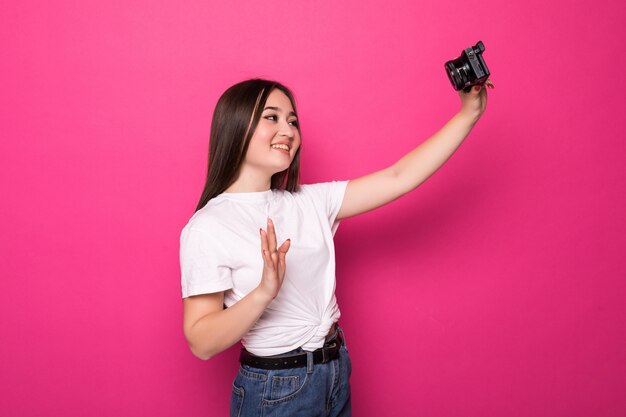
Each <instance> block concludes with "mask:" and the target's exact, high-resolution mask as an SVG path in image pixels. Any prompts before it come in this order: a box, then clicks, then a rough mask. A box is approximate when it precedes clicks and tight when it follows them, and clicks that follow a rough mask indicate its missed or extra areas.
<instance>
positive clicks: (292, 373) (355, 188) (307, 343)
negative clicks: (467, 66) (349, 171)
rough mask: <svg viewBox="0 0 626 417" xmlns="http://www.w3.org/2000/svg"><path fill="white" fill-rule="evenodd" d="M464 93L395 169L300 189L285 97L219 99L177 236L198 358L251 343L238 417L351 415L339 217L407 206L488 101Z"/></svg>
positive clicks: (260, 85)
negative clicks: (193, 200) (202, 171)
mask: <svg viewBox="0 0 626 417" xmlns="http://www.w3.org/2000/svg"><path fill="white" fill-rule="evenodd" d="M486 85H487V86H489V87H493V84H491V82H490V81H488V82H487V83H486ZM459 96H460V99H461V109H460V111H459V112H458V113H457V114H456V115H455V116H454V117H453V118H452V119H451V120H450V121H449V122H447V123H446V125H445V126H443V128H442V129H441V130H439V131H438V132H437V133H436V134H435V135H433V136H432V137H431V138H429V139H428V140H427V141H425V142H423V143H422V144H420V145H419V146H418V147H417V148H415V149H414V150H412V151H411V152H409V153H408V154H406V155H405V156H403V157H402V158H401V159H400V160H398V161H397V162H396V163H395V164H393V165H392V166H390V167H388V168H386V169H383V170H381V171H378V172H374V173H372V174H369V175H366V176H363V177H360V178H356V179H353V180H349V181H331V182H325V183H317V184H302V185H300V184H299V183H298V179H299V171H300V150H301V147H302V139H301V136H300V133H301V132H300V126H299V124H298V115H297V112H296V106H295V102H294V99H293V95H292V93H291V92H290V91H289V89H287V88H286V87H285V86H284V85H282V84H280V83H278V82H275V81H268V80H262V79H251V80H247V81H243V82H241V83H238V84H236V85H234V86H232V87H230V88H229V89H228V90H226V92H225V93H224V94H223V95H222V97H221V98H220V99H219V101H218V103H217V106H216V108H215V111H214V114H213V121H212V125H211V136H210V148H209V164H208V174H207V181H206V184H205V187H204V191H203V193H202V196H201V198H200V202H199V204H198V206H197V208H196V212H195V213H194V215H193V216H192V217H191V219H190V220H189V222H188V223H187V225H186V226H185V227H184V228H183V230H182V232H181V236H180V262H181V275H182V295H183V306H184V333H185V337H186V339H187V341H188V343H189V346H190V349H191V351H192V353H193V354H194V355H195V356H197V357H198V358H201V359H204V360H206V359H209V358H211V357H213V356H214V355H216V354H218V353H219V352H222V351H223V350H225V349H227V348H229V347H230V346H232V345H234V344H235V343H237V342H238V341H240V340H241V342H242V344H243V346H244V348H243V349H242V351H241V354H240V362H241V364H240V367H239V372H238V374H237V376H236V378H235V380H234V381H233V390H232V396H231V404H230V408H231V410H230V412H231V415H234V416H256V415H263V416H349V415H350V413H351V406H350V385H349V377H350V373H351V364H350V358H349V356H348V350H347V347H346V343H345V340H344V337H343V331H342V330H341V328H340V327H339V326H338V325H337V320H338V319H339V316H340V312H339V308H338V306H337V302H336V299H335V259H334V258H335V256H334V246H333V236H334V234H335V232H336V230H337V227H338V226H339V222H340V221H341V220H342V219H345V218H347V217H352V216H356V215H357V214H361V213H364V212H367V211H370V210H373V209H375V208H377V207H381V206H383V205H385V204H387V203H389V202H391V201H393V200H395V199H397V198H399V197H400V196H402V195H404V194H406V193H408V192H409V191H411V190H413V189H415V188H416V187H417V186H418V185H420V184H421V183H422V182H423V181H425V180H426V179H427V178H428V177H430V176H431V175H432V174H433V173H434V172H435V171H436V170H437V169H439V167H440V166H441V165H443V164H444V163H445V162H446V160H447V159H448V158H449V157H450V156H451V155H452V153H454V151H455V150H456V149H457V148H458V147H459V145H460V144H461V143H462V142H463V140H464V139H465V137H466V136H467V135H468V133H469V132H470V130H471V129H472V127H473V126H474V124H475V123H476V122H477V121H478V119H479V118H480V116H481V115H482V114H483V112H484V111H485V107H486V103H487V92H486V88H485V87H484V86H483V87H476V88H475V89H473V90H472V91H471V92H469V93H464V92H462V91H461V92H459ZM287 264H288V266H287Z"/></svg>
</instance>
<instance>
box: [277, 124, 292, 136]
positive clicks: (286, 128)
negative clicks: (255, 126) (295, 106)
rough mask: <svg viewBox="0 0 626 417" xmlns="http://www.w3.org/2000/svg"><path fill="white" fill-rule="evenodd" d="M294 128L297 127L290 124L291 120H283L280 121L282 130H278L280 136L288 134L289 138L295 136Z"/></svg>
mask: <svg viewBox="0 0 626 417" xmlns="http://www.w3.org/2000/svg"><path fill="white" fill-rule="evenodd" d="M293 129H295V127H294V126H291V125H290V124H289V122H287V121H286V120H283V121H282V122H281V123H280V130H279V131H278V134H279V135H280V136H286V137H288V138H293V135H294V133H293Z"/></svg>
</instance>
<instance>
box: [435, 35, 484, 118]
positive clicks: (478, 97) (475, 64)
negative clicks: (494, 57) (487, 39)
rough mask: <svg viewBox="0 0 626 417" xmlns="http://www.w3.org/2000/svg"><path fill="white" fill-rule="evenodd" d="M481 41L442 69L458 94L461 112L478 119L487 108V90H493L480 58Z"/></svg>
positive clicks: (482, 46) (481, 57)
mask: <svg viewBox="0 0 626 417" xmlns="http://www.w3.org/2000/svg"><path fill="white" fill-rule="evenodd" d="M484 51H485V45H484V44H483V43H482V41H478V43H477V44H476V45H474V46H470V47H469V48H466V49H465V50H463V52H461V55H460V56H459V57H458V58H456V59H453V60H450V61H448V62H446V63H445V65H444V67H445V69H446V73H447V74H448V78H449V79H450V82H451V83H452V87H453V88H454V89H455V90H457V91H458V92H459V97H460V98H461V103H462V104H461V112H463V113H466V114H468V115H470V116H472V117H475V118H479V117H480V115H482V113H483V112H484V111H485V108H486V107H487V88H485V87H488V88H494V85H493V83H492V82H491V80H489V75H490V72H489V69H488V68H487V64H486V63H485V60H484V58H483V56H482V53H483V52H484Z"/></svg>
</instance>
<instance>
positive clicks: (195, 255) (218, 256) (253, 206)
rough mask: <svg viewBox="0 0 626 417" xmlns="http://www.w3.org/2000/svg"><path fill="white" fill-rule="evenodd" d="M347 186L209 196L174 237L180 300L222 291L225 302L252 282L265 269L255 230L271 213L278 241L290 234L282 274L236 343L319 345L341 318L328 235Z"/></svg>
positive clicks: (252, 348)
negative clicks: (258, 314)
mask: <svg viewBox="0 0 626 417" xmlns="http://www.w3.org/2000/svg"><path fill="white" fill-rule="evenodd" d="M347 185H348V181H347V180H346V181H331V182H324V183H317V184H302V185H301V186H300V187H301V189H300V191H299V192H297V193H291V192H288V191H284V190H267V191H260V192H249V193H222V194H220V195H218V196H216V197H214V198H212V199H211V200H209V202H208V203H207V204H206V205H205V206H204V207H203V208H201V209H200V210H198V211H197V212H196V213H194V215H193V216H192V217H191V219H190V220H189V222H188V223H187V225H186V226H185V227H184V228H183V230H182V232H181V235H180V266H181V284H182V295H183V298H185V297H189V296H191V295H196V294H206V293H213V292H219V291H225V293H224V304H225V305H226V306H227V307H230V306H232V305H233V304H235V303H236V302H237V301H239V300H241V299H242V298H243V297H244V296H245V295H246V294H248V293H249V292H250V291H251V290H253V289H254V288H256V287H257V286H258V285H259V283H260V281H261V276H262V274H263V258H262V256H261V237H260V234H259V228H263V230H265V231H267V218H268V217H271V219H272V221H273V222H274V227H275V230H276V238H277V240H276V241H277V246H280V245H281V244H282V243H283V242H284V241H285V240H286V239H288V238H290V239H291V246H290V248H289V251H288V252H287V257H286V264H287V268H286V272H285V278H284V281H283V285H282V287H281V289H280V291H279V293H278V295H277V296H276V298H275V299H274V300H273V301H272V302H271V303H270V304H269V305H268V307H267V308H266V310H265V312H264V313H263V314H262V315H261V317H260V318H259V320H258V321H257V322H256V323H255V324H254V326H253V327H252V328H251V329H250V331H249V332H248V333H247V334H246V335H245V336H244V338H243V339H242V344H243V345H244V347H245V348H246V349H247V350H248V351H249V352H251V353H253V354H255V355H261V356H271V355H278V354H281V353H284V352H287V351H290V350H292V349H295V348H297V347H302V348H303V349H304V350H307V351H313V350H315V349H317V348H319V347H321V346H322V345H323V344H324V338H325V336H326V334H327V333H328V331H329V330H330V327H331V326H332V324H333V323H334V322H335V321H337V319H338V318H339V316H340V312H339V307H338V306H337V301H336V299H335V247H334V242H333V236H334V235H335V232H336V231H337V228H338V227H339V223H340V221H339V220H336V217H337V214H338V213H339V209H340V208H341V204H342V202H343V197H344V195H345V191H346V187H347Z"/></svg>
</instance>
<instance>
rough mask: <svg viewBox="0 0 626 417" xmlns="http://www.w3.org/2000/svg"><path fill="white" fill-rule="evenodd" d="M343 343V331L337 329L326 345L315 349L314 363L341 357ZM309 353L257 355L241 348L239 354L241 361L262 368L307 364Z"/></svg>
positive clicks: (288, 367)
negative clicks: (340, 351)
mask: <svg viewBox="0 0 626 417" xmlns="http://www.w3.org/2000/svg"><path fill="white" fill-rule="evenodd" d="M342 343H343V336H342V333H341V331H337V335H336V336H335V337H333V338H332V339H330V340H328V341H326V342H325V343H324V346H322V347H321V348H319V349H316V350H314V351H313V363H314V364H319V363H326V362H330V361H332V360H333V359H337V358H338V357H339V348H340V347H341V344H342ZM306 360H307V353H306V352H302V353H295V354H291V355H277V356H257V355H253V354H252V353H250V352H248V351H247V350H246V349H241V353H240V354H239V362H241V363H242V364H244V365H249V366H252V367H254V368H260V369H291V368H300V367H304V366H306Z"/></svg>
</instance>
